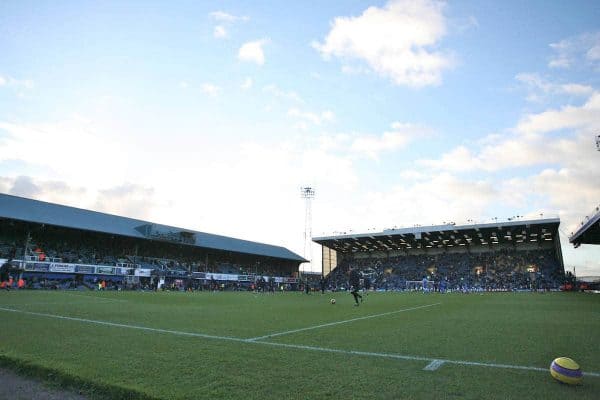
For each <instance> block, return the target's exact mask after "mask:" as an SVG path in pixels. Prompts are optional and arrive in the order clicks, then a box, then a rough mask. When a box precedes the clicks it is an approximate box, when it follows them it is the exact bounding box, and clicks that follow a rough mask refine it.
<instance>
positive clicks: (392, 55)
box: [0, 0, 600, 275]
mask: <svg viewBox="0 0 600 400" xmlns="http://www.w3.org/2000/svg"><path fill="white" fill-rule="evenodd" d="M283 4H285V7H283V6H282V3H276V2H272V1H251V2H248V1H218V2H197V1H157V2H151V1H145V2H138V1H135V2H134V1H115V2H110V1H101V2H98V1H90V2H87V1H61V2H54V1H48V2H45V1H38V0H36V1H24V0H14V1H11V0H9V1H2V2H0V192H2V193H9V194H15V195H19V196H25V197H29V198H34V199H39V200H45V201H51V202H58V203H62V204H67V205H72V206H77V207H83V208H90V209H94V210H98V211H104V212H109V213H115V214H120V215H125V216H129V217H134V218H141V219H148V220H151V221H155V222H159V223H165V224H170V225H175V226H181V227H184V228H189V229H196V230H200V231H205V232H210V233H217V234H224V235H229V236H234V237H240V238H244V239H249V240H255V241H261V242H267V243H273V244H278V245H283V246H285V247H288V248H290V249H291V250H293V251H296V252H297V253H299V254H303V252H304V243H303V232H304V202H303V200H302V199H301V198H300V189H299V188H300V187H301V186H304V185H311V186H313V187H314V188H315V189H316V199H315V200H314V202H313V235H314V236H321V235H323V234H331V233H333V232H335V231H348V230H353V231H355V232H364V231H367V230H372V229H378V230H379V229H385V228H389V227H393V226H398V227H405V226H412V225H414V224H421V225H429V224H439V223H441V222H443V221H455V222H456V223H457V224H462V223H466V222H467V220H474V221H476V222H479V221H481V222H485V221H490V220H491V219H492V218H494V217H497V218H498V219H499V220H505V219H506V218H509V217H513V216H515V215H523V216H526V217H535V218H539V217H540V214H543V215H544V216H557V215H558V216H560V218H561V221H562V222H561V227H560V231H561V233H562V235H561V240H562V242H563V254H564V257H565V265H566V268H568V269H572V267H573V266H576V267H577V273H578V274H579V275H584V274H598V275H600V249H599V248H594V247H592V246H582V247H581V248H579V249H576V250H574V249H572V246H569V245H568V235H569V234H570V232H572V231H574V230H575V229H576V227H577V226H578V225H579V223H580V222H581V221H582V220H583V219H584V218H585V216H586V215H591V214H592V212H593V210H594V209H595V207H597V206H598V205H600V168H599V167H600V152H598V151H597V150H596V146H595V136H596V135H599V134H600V5H599V4H598V2H597V1H547V0H544V1H527V2H522V1H502V2H498V1H481V0H476V1H475V0H474V1H468V0H463V1H456V2H440V1H428V0H419V1H416V0H411V1H389V2H385V1H358V0H352V1H335V2H333V1H326V2H317V3H314V4H312V3H311V2H307V1H297V2H291V1H286V2H284V3H283ZM313 256H314V258H319V250H318V249H317V248H315V249H314V250H313ZM314 267H315V268H317V267H318V263H315V266H314Z"/></svg>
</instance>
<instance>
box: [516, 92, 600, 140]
mask: <svg viewBox="0 0 600 400" xmlns="http://www.w3.org/2000/svg"><path fill="white" fill-rule="evenodd" d="M598 124H600V92H594V93H593V94H592V95H591V96H590V97H589V98H588V99H587V101H586V102H585V104H583V105H582V106H579V107H577V106H571V105H567V106H563V107H561V108H560V109H558V110H548V111H544V112H542V113H539V114H531V115H527V116H525V117H524V118H522V119H521V121H520V122H519V124H518V125H517V131H519V132H521V133H526V134H528V133H544V132H550V131H558V130H561V129H573V128H580V127H585V126H594V125H595V126H596V127H597V126H598Z"/></svg>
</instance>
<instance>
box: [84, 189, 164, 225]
mask: <svg viewBox="0 0 600 400" xmlns="http://www.w3.org/2000/svg"><path fill="white" fill-rule="evenodd" d="M154 195H155V193H154V189H153V188H151V187H145V186H141V185H136V184H132V183H124V184H122V185H119V186H114V187H111V188H108V189H101V190H99V191H98V193H97V194H96V202H95V203H94V204H93V205H92V206H91V208H92V209H94V210H96V211H101V212H107V213H111V214H117V215H123V216H128V217H131V218H139V219H148V218H151V215H152V209H153V208H154V207H155V205H156V204H155V198H154Z"/></svg>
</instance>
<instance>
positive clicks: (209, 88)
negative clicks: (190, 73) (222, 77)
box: [200, 83, 221, 97]
mask: <svg viewBox="0 0 600 400" xmlns="http://www.w3.org/2000/svg"><path fill="white" fill-rule="evenodd" d="M200 89H201V90H202V92H203V93H204V94H207V95H209V96H210V97H215V96H217V95H218V94H219V93H220V92H221V88H220V87H219V86H217V85H213V84H212V83H203V84H202V85H201V86H200Z"/></svg>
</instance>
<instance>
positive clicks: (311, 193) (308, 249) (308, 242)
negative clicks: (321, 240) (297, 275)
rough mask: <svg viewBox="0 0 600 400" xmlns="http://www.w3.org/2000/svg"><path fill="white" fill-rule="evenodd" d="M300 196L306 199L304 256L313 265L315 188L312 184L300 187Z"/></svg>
mask: <svg viewBox="0 0 600 400" xmlns="http://www.w3.org/2000/svg"><path fill="white" fill-rule="evenodd" d="M300 197H301V198H303V199H304V205H305V207H304V254H303V256H304V258H305V259H307V260H308V263H309V265H310V266H311V267H312V200H313V199H314V198H315V189H314V188H313V187H311V186H303V187H301V188H300Z"/></svg>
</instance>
